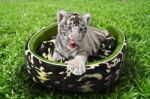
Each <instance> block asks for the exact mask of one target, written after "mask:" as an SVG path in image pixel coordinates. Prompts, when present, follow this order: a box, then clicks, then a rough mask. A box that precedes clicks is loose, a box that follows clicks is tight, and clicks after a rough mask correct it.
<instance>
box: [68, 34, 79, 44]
mask: <svg viewBox="0 0 150 99" xmlns="http://www.w3.org/2000/svg"><path fill="white" fill-rule="evenodd" d="M68 38H69V41H70V42H76V41H77V38H76V37H73V36H72V35H69V36H68Z"/></svg>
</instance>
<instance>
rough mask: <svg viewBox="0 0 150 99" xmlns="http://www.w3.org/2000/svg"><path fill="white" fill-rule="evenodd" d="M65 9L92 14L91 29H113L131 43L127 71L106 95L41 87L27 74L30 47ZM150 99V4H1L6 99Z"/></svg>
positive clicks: (5, 0) (81, 0) (62, 0)
mask: <svg viewBox="0 0 150 99" xmlns="http://www.w3.org/2000/svg"><path fill="white" fill-rule="evenodd" d="M59 9H65V10H66V11H70V12H71V11H76V12H79V13H81V14H84V13H86V12H90V13H91V15H92V20H91V25H92V26H96V27H98V28H103V29H104V28H106V27H107V25H109V24H113V25H115V26H116V27H119V28H120V29H122V30H123V31H124V32H125V34H126V37H127V39H128V51H127V55H126V63H125V68H124V72H122V75H121V77H120V79H119V81H118V82H117V83H116V85H115V86H114V87H112V88H109V89H108V90H106V91H105V92H103V93H90V94H87V93H85V94H81V93H68V92H62V91H59V90H53V89H51V90H49V89H44V88H40V87H38V86H37V85H35V84H34V83H33V81H32V80H31V79H30V78H29V75H28V73H27V71H26V66H25V60H24V46H25V43H26V41H27V39H28V38H29V37H30V36H31V35H32V34H33V33H34V32H35V31H37V30H39V29H40V28H41V27H43V26H46V25H49V24H51V23H53V22H56V12H57V11H58V10H59ZM5 98H6V99H7V98H8V99H46V98H47V99H72V98H73V99H103V98H106V99H150V0H0V99H5Z"/></svg>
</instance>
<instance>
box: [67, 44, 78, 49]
mask: <svg viewBox="0 0 150 99" xmlns="http://www.w3.org/2000/svg"><path fill="white" fill-rule="evenodd" d="M76 46H77V44H76V43H69V47H70V48H75V47H76Z"/></svg>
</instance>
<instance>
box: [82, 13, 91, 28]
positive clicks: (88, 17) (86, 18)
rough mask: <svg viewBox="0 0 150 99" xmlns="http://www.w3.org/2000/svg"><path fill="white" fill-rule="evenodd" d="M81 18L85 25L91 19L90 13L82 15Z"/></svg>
mask: <svg viewBox="0 0 150 99" xmlns="http://www.w3.org/2000/svg"><path fill="white" fill-rule="evenodd" d="M83 19H84V21H85V24H86V25H89V24H90V20H91V15H90V14H89V13H87V14H85V15H83Z"/></svg>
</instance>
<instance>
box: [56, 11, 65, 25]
mask: <svg viewBox="0 0 150 99" xmlns="http://www.w3.org/2000/svg"><path fill="white" fill-rule="evenodd" d="M66 15H67V13H66V11H64V10H60V11H58V13H57V22H58V24H61V23H62V22H63V21H64V20H65V18H66Z"/></svg>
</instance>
